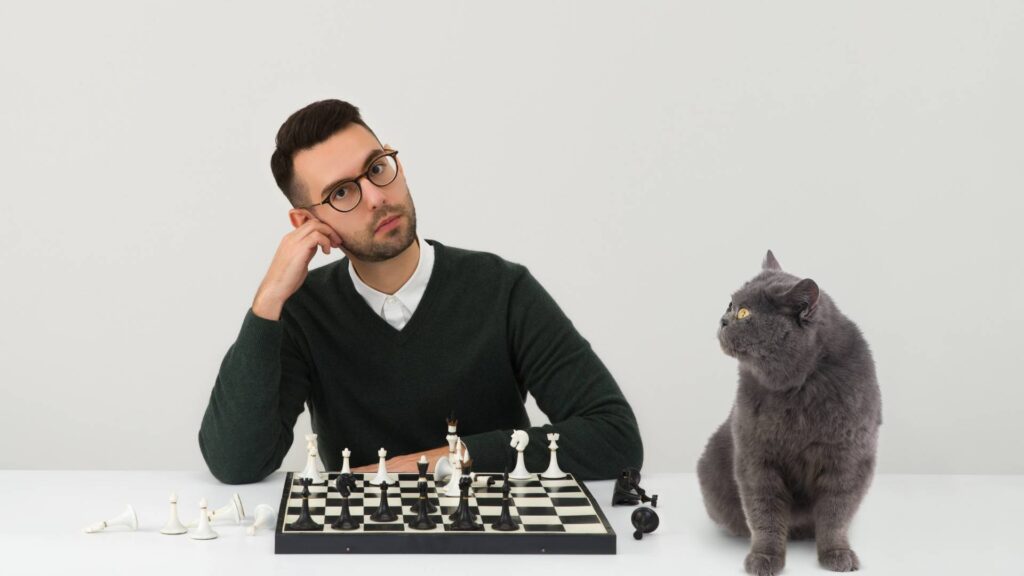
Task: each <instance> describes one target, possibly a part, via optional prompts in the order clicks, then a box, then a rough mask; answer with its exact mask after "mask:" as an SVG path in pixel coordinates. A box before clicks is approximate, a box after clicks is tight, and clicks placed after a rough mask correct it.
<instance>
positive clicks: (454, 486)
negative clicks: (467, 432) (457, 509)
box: [444, 440, 469, 498]
mask: <svg viewBox="0 0 1024 576" xmlns="http://www.w3.org/2000/svg"><path fill="white" fill-rule="evenodd" d="M463 446H465V445H464V444H462V440H459V441H458V443H457V444H456V446H455V461H454V462H453V468H452V473H451V475H450V477H449V479H448V484H446V485H445V487H444V495H445V496H448V497H449V498H457V497H458V496H459V482H460V481H461V480H462V465H463V462H464V458H465V457H468V456H469V454H468V451H466V453H465V454H463V452H462V447H463Z"/></svg>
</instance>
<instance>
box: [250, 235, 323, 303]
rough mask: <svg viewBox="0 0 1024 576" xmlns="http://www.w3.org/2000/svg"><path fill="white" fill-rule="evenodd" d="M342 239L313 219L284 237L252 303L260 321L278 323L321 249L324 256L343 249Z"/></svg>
mask: <svg viewBox="0 0 1024 576" xmlns="http://www.w3.org/2000/svg"><path fill="white" fill-rule="evenodd" d="M342 246H343V244H342V241H341V236H339V235H338V233H337V232H335V231H334V230H333V229H332V228H331V227H330V226H328V225H327V224H324V223H323V222H321V221H319V220H317V219H316V218H310V219H309V220H307V221H306V222H305V223H304V224H302V226H299V227H298V228H296V229H294V230H292V231H291V232H289V233H287V234H285V236H284V238H282V239H281V244H280V245H279V246H278V247H277V253H275V254H274V260H273V261H272V262H271V263H270V269H269V270H268V271H267V274H266V276H265V277H264V278H263V282H261V283H260V287H259V290H257V291H256V297H255V298H254V299H253V302H252V311H253V313H254V314H256V315H257V316H259V317H260V318H265V319H267V320H275V321H276V320H278V319H279V318H280V317H281V308H282V307H284V303H285V301H286V300H288V298H289V297H291V295H292V294H294V293H295V291H296V290H298V289H299V287H300V286H302V283H303V282H304V281H305V280H306V275H307V274H308V273H309V262H310V260H312V259H313V256H314V255H315V254H316V249H317V247H319V248H320V249H322V250H323V252H324V254H330V253H331V248H332V247H335V248H340V247H342Z"/></svg>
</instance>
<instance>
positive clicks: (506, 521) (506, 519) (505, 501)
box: [491, 466, 519, 532]
mask: <svg viewBox="0 0 1024 576" xmlns="http://www.w3.org/2000/svg"><path fill="white" fill-rule="evenodd" d="M504 481H505V485H504V486H502V488H501V515H500V516H498V521H497V522H495V523H494V524H491V528H494V529H495V530H500V531H502V532H512V531H513V530H519V524H516V521H515V520H513V519H512V510H511V505H512V498H510V497H509V494H510V492H509V483H508V467H507V466H506V467H505V477H504Z"/></svg>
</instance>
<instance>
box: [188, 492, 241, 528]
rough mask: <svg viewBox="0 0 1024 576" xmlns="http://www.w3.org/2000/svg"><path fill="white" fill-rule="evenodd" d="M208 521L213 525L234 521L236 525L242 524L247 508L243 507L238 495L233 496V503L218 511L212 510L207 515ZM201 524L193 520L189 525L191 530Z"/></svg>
mask: <svg viewBox="0 0 1024 576" xmlns="http://www.w3.org/2000/svg"><path fill="white" fill-rule="evenodd" d="M206 517H207V519H209V521H210V522H211V523H213V522H216V521H217V520H226V519H229V520H233V521H234V522H235V524H241V523H242V520H245V508H243V507H242V498H241V496H239V495H238V493H237V492H236V493H234V494H232V495H231V502H228V503H227V504H225V505H223V506H221V507H220V508H217V509H216V510H210V511H207V513H206ZM198 524H199V520H193V521H191V522H189V523H188V527H189V528H195V527H196V526H197V525H198Z"/></svg>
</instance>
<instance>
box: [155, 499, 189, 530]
mask: <svg viewBox="0 0 1024 576" xmlns="http://www.w3.org/2000/svg"><path fill="white" fill-rule="evenodd" d="M170 501H171V514H170V517H169V518H168V519H167V524H164V527H163V528H161V529H160V533H161V534H167V535H170V536H174V535H177V534H184V533H185V532H188V528H185V525H184V524H182V523H181V520H179V519H178V495H177V494H174V493H171V499H170Z"/></svg>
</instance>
